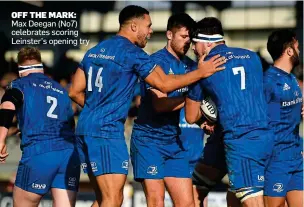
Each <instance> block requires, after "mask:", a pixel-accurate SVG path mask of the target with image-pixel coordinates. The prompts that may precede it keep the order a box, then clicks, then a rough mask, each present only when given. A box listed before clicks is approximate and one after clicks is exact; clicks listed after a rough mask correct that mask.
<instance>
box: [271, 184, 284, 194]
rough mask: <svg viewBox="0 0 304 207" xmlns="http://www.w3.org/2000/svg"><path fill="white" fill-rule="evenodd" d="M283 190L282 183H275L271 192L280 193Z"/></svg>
mask: <svg viewBox="0 0 304 207" xmlns="http://www.w3.org/2000/svg"><path fill="white" fill-rule="evenodd" d="M283 190H284V189H283V184H282V183H276V184H274V185H273V191H275V192H278V193H280V192H282V191H283Z"/></svg>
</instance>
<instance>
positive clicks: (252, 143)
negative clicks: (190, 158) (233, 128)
mask: <svg viewBox="0 0 304 207" xmlns="http://www.w3.org/2000/svg"><path fill="white" fill-rule="evenodd" d="M225 138H226V137H225ZM225 138H224V145H225V153H226V163H227V169H228V177H229V185H230V189H231V190H232V191H234V190H238V189H240V188H245V187H258V188H261V189H263V188H264V174H265V168H266V164H267V163H266V162H267V160H268V159H269V157H270V155H271V152H272V148H273V134H272V132H271V131H267V130H265V131H252V132H251V133H248V134H246V135H244V136H240V137H238V138H236V139H225Z"/></svg>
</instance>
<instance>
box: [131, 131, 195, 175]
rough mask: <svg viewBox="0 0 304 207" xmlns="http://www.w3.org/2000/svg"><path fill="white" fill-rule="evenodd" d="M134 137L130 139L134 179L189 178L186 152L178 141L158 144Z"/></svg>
mask: <svg viewBox="0 0 304 207" xmlns="http://www.w3.org/2000/svg"><path fill="white" fill-rule="evenodd" d="M147 140H149V139H146V140H143V139H139V138H136V137H134V136H133V137H132V138H131V160H132V164H133V172H134V179H135V180H136V181H142V179H163V178H164V177H178V178H191V173H190V169H189V159H188V152H187V151H186V150H185V149H184V148H183V146H182V144H181V142H180V140H179V139H177V140H176V141H173V142H172V143H163V144H159V143H157V142H150V141H147Z"/></svg>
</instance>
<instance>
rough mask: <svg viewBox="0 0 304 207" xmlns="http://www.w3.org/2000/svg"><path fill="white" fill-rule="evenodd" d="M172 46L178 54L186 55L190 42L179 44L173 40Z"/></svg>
mask: <svg viewBox="0 0 304 207" xmlns="http://www.w3.org/2000/svg"><path fill="white" fill-rule="evenodd" d="M171 48H172V50H173V51H174V52H175V53H176V55H177V56H179V57H181V56H184V55H186V53H187V52H188V50H189V48H190V44H187V43H186V44H184V45H183V46H179V45H178V44H176V43H175V42H174V41H172V42H171Z"/></svg>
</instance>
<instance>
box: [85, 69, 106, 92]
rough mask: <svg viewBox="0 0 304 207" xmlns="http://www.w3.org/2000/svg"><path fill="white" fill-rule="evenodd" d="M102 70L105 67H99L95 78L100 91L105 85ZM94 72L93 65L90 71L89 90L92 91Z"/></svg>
mask: <svg viewBox="0 0 304 207" xmlns="http://www.w3.org/2000/svg"><path fill="white" fill-rule="evenodd" d="M102 70H103V67H101V68H99V69H98V72H97V76H96V79H95V86H96V87H97V88H98V92H101V89H102V87H103V84H102V76H101V72H102ZM92 73H93V67H92V66H91V67H90V69H89V71H88V91H92Z"/></svg>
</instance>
